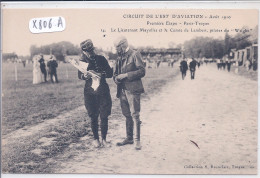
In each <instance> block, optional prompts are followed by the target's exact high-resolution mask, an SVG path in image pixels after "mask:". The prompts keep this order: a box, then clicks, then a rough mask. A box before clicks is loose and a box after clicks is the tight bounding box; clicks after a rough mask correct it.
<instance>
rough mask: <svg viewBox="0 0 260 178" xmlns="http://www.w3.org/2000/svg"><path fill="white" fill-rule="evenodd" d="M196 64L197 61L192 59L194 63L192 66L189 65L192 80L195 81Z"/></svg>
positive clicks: (191, 63)
mask: <svg viewBox="0 0 260 178" xmlns="http://www.w3.org/2000/svg"><path fill="white" fill-rule="evenodd" d="M196 64H197V62H196V61H195V59H194V58H192V61H191V62H190V65H189V68H190V76H191V80H193V79H194V78H195V71H196Z"/></svg>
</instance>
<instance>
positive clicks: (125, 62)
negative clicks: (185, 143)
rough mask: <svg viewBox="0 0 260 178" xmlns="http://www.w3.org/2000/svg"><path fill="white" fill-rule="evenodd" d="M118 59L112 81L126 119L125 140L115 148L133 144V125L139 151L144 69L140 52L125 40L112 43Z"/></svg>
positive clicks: (123, 38) (122, 38)
mask: <svg viewBox="0 0 260 178" xmlns="http://www.w3.org/2000/svg"><path fill="white" fill-rule="evenodd" d="M114 45H115V48H116V51H117V54H118V59H117V63H116V64H117V65H116V70H115V73H114V77H113V78H114V81H115V83H116V84H117V97H118V98H120V104H121V109H122V113H123V115H124V116H125V117H126V138H125V139H124V140H123V141H122V142H118V143H117V146H124V145H126V144H133V143H134V139H133V131H134V125H135V149H136V150H140V149H141V144H140V137H141V136H140V134H141V133H140V132H141V121H140V110H141V107H140V102H141V93H144V87H143V84H142V80H141V78H143V77H144V76H145V67H144V64H143V62H142V56H141V54H140V52H138V51H135V50H133V49H131V48H129V46H128V42H127V39H126V38H125V37H121V38H119V39H117V40H116V41H115V42H114Z"/></svg>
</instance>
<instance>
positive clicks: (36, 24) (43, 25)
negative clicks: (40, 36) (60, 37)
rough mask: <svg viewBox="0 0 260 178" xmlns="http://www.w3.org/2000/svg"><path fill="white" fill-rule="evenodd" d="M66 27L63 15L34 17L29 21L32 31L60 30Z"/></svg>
mask: <svg viewBox="0 0 260 178" xmlns="http://www.w3.org/2000/svg"><path fill="white" fill-rule="evenodd" d="M65 27H66V22H65V19H64V18H63V17H43V18H34V19H31V20H30V21H29V29H30V31H31V32H32V33H47V32H60V31H63V30H64V29H65Z"/></svg>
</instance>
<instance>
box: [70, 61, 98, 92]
mask: <svg viewBox="0 0 260 178" xmlns="http://www.w3.org/2000/svg"><path fill="white" fill-rule="evenodd" d="M69 63H71V64H72V65H73V66H74V67H76V68H77V69H78V70H79V71H81V72H82V73H83V74H85V75H91V77H92V85H91V87H92V88H93V89H94V90H95V91H96V90H97V88H98V87H99V85H100V78H101V77H100V76H99V75H97V74H96V73H95V72H94V71H87V68H88V63H86V62H82V61H79V60H76V59H73V58H70V59H69Z"/></svg>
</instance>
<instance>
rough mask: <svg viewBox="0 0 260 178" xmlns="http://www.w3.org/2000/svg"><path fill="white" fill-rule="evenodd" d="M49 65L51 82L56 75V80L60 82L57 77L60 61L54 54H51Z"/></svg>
mask: <svg viewBox="0 0 260 178" xmlns="http://www.w3.org/2000/svg"><path fill="white" fill-rule="evenodd" d="M47 66H48V68H49V73H50V78H51V82H52V83H53V76H54V77H55V82H56V83H58V82H59V81H58V77H57V70H56V68H57V67H58V63H57V61H56V59H55V57H54V56H51V60H50V61H49V62H48V63H47Z"/></svg>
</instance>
